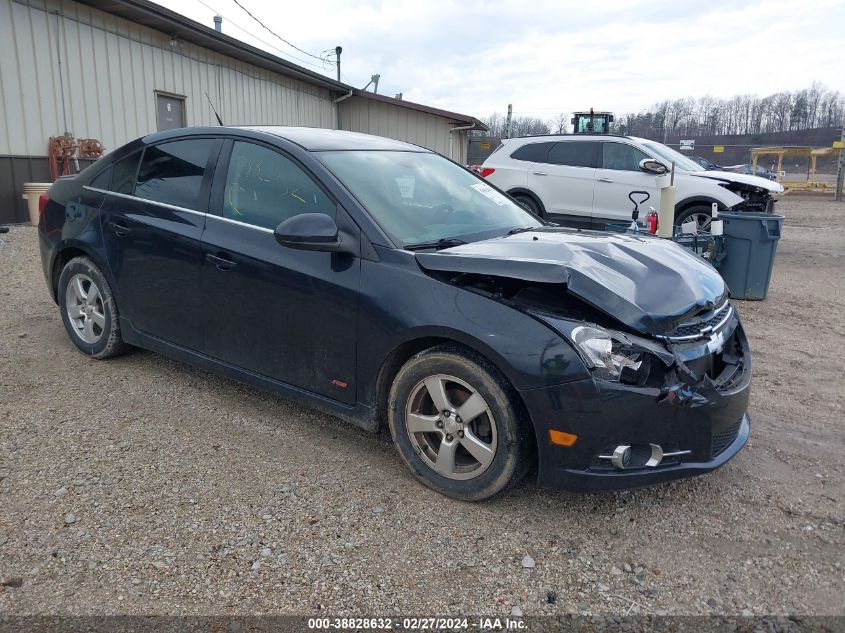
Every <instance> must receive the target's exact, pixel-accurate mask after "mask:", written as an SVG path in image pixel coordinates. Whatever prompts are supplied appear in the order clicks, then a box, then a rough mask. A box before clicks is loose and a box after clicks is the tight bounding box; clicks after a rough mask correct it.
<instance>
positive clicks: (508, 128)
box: [505, 103, 513, 138]
mask: <svg viewBox="0 0 845 633" xmlns="http://www.w3.org/2000/svg"><path fill="white" fill-rule="evenodd" d="M512 116H513V104H512V103H509V104H508V120H507V122H506V123H505V138H510V137H511V118H512Z"/></svg>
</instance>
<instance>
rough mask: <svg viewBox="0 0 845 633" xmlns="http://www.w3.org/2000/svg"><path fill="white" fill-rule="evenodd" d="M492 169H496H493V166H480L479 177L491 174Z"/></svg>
mask: <svg viewBox="0 0 845 633" xmlns="http://www.w3.org/2000/svg"><path fill="white" fill-rule="evenodd" d="M494 171H496V170H495V169H494V168H492V167H482V168H481V177H482V178H487V176H489V175H490V174H492V173H493V172H494Z"/></svg>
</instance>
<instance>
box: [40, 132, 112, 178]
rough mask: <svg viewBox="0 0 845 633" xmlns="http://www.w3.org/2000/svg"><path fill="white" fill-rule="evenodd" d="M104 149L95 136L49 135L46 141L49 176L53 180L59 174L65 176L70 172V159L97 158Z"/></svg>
mask: <svg viewBox="0 0 845 633" xmlns="http://www.w3.org/2000/svg"><path fill="white" fill-rule="evenodd" d="M104 151H105V148H104V147H103V144H102V143H100V141H98V140H97V139H95V138H80V139H75V138H73V136H72V135H70V134H67V133H65V134H62V135H61V136H51V137H50V139H49V141H48V142H47V157H48V159H49V161H50V176H51V177H52V179H53V180H55V179H56V178H58V177H59V176H67V175H68V174H70V173H71V172H70V162H71V159H77V158H86V159H92V158H93V159H97V158H100V157H101V156H102V155H103V153H104ZM78 169H79V167H78V166H77V170H78Z"/></svg>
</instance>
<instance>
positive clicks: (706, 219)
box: [675, 204, 713, 233]
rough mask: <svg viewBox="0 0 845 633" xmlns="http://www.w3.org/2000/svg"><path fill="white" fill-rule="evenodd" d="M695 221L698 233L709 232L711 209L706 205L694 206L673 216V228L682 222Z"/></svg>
mask: <svg viewBox="0 0 845 633" xmlns="http://www.w3.org/2000/svg"><path fill="white" fill-rule="evenodd" d="M690 220H695V223H696V225H697V226H698V232H699V233H702V232H709V231H710V222H712V220H713V218H712V209H711V207H710V205H707V204H694V205H692V206H691V207H687V208H686V209H684V210H683V211H681V212H680V213H678V214H677V215H675V226H681V225H682V224H683V223H684V222H689V221H690Z"/></svg>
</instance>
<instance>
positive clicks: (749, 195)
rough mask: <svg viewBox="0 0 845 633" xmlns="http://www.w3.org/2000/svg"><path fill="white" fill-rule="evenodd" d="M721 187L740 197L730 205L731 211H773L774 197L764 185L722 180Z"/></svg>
mask: <svg viewBox="0 0 845 633" xmlns="http://www.w3.org/2000/svg"><path fill="white" fill-rule="evenodd" d="M720 184H721V185H722V187H724V188H725V189H727V190H728V191H730V192H731V193H734V194H736V195H738V196H739V197H741V198H742V200H743V201H742V202H739V203H737V204H735V205H734V206H732V207H731V209H730V210H731V211H753V212H755V213H773V212H774V208H775V198H774V197H772V192H771V191H770V190H769V189H766V188H764V187H757V186H755V185H749V184H746V183H742V182H723V183H720Z"/></svg>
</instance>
